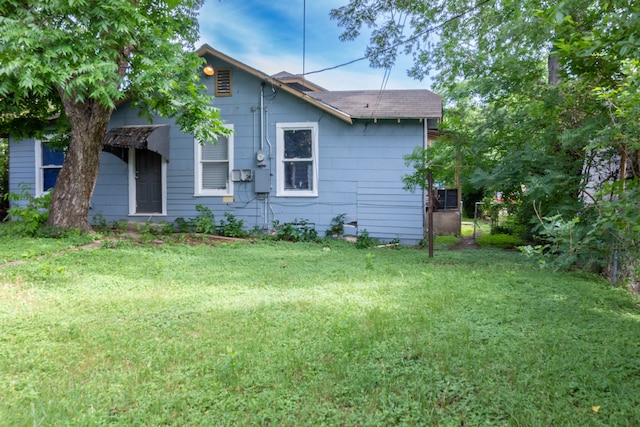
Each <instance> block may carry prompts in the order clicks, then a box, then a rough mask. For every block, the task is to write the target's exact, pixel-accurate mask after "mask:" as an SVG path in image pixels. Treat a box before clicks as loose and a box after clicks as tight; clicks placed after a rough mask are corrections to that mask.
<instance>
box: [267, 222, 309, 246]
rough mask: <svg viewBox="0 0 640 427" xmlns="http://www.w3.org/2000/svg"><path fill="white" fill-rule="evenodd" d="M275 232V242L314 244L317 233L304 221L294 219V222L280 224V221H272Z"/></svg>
mask: <svg viewBox="0 0 640 427" xmlns="http://www.w3.org/2000/svg"><path fill="white" fill-rule="evenodd" d="M273 228H274V230H275V233H276V234H275V237H274V238H275V240H285V241H288V242H316V241H318V232H317V231H316V229H315V228H314V226H313V224H311V223H310V222H309V221H308V220H306V219H296V220H295V221H294V222H287V223H284V224H280V221H278V220H275V221H273Z"/></svg>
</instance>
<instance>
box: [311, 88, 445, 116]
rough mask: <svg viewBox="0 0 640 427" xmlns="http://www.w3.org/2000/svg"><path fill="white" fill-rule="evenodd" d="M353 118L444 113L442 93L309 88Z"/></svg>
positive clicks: (312, 95) (421, 90)
mask: <svg viewBox="0 0 640 427" xmlns="http://www.w3.org/2000/svg"><path fill="white" fill-rule="evenodd" d="M306 94H307V95H308V96H310V97H312V98H314V99H317V100H318V101H320V102H322V103H324V104H327V105H330V106H332V107H334V108H336V109H338V110H340V111H343V112H345V113H347V114H349V115H350V116H351V117H353V118H360V119H363V118H371V119H422V118H441V117H442V97H441V96H439V95H436V94H435V93H433V92H431V91H430V90H426V89H416V90H384V91H378V90H352V91H327V92H306Z"/></svg>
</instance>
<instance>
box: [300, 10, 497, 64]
mask: <svg viewBox="0 0 640 427" xmlns="http://www.w3.org/2000/svg"><path fill="white" fill-rule="evenodd" d="M491 1H493V0H482V1H481V2H479V3H478V4H476V5H475V6H473V7H471V8H469V9H467V10H465V11H463V12H460V13H458V14H457V15H454V16H452V17H451V18H449V19H447V20H445V21H443V22H441V23H440V24H438V25H434V26H433V27H429V28H427V29H425V30H423V31H420V32H419V33H416V34H414V35H413V36H411V37H409V38H408V39H406V40H402V41H400V42H398V43H396V44H394V45H392V46H389V47H388V48H386V49H383V52H386V51H389V50H393V49H397V48H399V47H400V46H403V45H405V44H407V43H410V42H413V41H415V40H417V39H419V38H420V37H423V36H424V35H426V34H429V33H431V32H433V31H435V30H438V29H440V28H442V27H444V26H445V25H447V24H449V23H450V22H453V21H455V20H457V19H460V18H462V17H463V16H465V15H467V14H468V13H470V12H473V11H475V10H476V9H479V8H480V7H482V6H484V5H485V4H487V3H489V2H491ZM367 58H368V57H367V56H366V55H365V56H362V57H360V58H357V59H353V60H351V61H347V62H344V63H342V64H338V65H334V66H331V67H326V68H322V69H320V70H314V71H309V72H305V73H303V74H302V75H303V76H308V75H311V74H319V73H324V72H325V71H331V70H335V69H337V68H342V67H346V66H347V65H351V64H355V63H356V62H360V61H364V60H365V59H367Z"/></svg>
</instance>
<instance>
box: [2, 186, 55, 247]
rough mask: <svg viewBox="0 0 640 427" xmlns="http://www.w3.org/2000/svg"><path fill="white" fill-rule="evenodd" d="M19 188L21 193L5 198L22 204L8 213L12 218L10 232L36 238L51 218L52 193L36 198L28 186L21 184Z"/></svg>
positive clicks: (11, 194)
mask: <svg viewBox="0 0 640 427" xmlns="http://www.w3.org/2000/svg"><path fill="white" fill-rule="evenodd" d="M19 186H20V193H17V194H16V193H9V194H8V195H6V196H5V198H6V199H7V200H9V201H12V202H22V203H19V204H14V206H12V207H11V208H9V211H8V212H9V217H10V218H11V227H10V229H11V230H10V231H11V232H13V233H17V234H24V235H27V236H34V235H35V234H36V232H37V231H38V229H39V228H41V227H42V226H44V224H45V223H46V222H47V219H48V218H49V204H50V203H51V195H52V193H51V192H48V193H45V194H43V195H42V196H40V197H36V196H34V195H33V194H32V193H31V191H30V190H31V189H30V187H29V186H28V185H26V184H20V185H19Z"/></svg>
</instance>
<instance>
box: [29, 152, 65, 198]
mask: <svg viewBox="0 0 640 427" xmlns="http://www.w3.org/2000/svg"><path fill="white" fill-rule="evenodd" d="M35 154H36V155H35V157H36V196H40V195H41V194H43V193H46V192H47V191H49V190H51V189H52V188H53V187H54V186H55V185H56V180H57V179H58V174H59V173H60V169H62V162H63V161H64V150H63V149H59V148H54V147H51V146H49V145H47V143H46V141H38V140H36V143H35Z"/></svg>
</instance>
